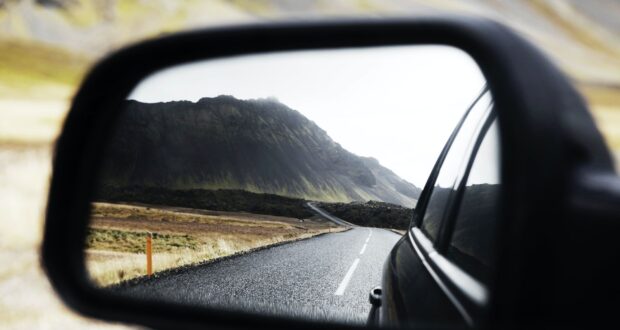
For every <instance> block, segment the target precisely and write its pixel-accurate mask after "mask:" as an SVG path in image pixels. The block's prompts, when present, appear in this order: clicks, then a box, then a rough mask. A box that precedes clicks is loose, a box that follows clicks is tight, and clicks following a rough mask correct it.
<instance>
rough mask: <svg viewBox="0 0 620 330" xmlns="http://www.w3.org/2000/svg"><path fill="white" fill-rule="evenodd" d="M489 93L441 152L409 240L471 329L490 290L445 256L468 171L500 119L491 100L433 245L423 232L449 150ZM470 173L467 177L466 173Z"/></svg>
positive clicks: (463, 118) (483, 92) (482, 93)
mask: <svg viewBox="0 0 620 330" xmlns="http://www.w3.org/2000/svg"><path fill="white" fill-rule="evenodd" d="M487 93H490V91H489V90H488V89H487V88H486V87H485V88H484V89H483V91H482V92H481V93H480V94H479V95H478V97H477V98H476V99H475V101H474V102H472V104H471V105H470V106H469V108H468V109H467V111H466V112H465V114H464V115H463V117H462V118H461V120H460V121H459V122H458V124H457V126H456V127H455V129H454V131H453V132H452V134H451V135H450V138H449V139H448V141H447V142H446V144H445V146H444V148H443V149H442V151H441V153H440V156H439V157H438V159H437V161H436V163H435V166H434V167H433V170H432V172H431V175H430V176H429V179H428V180H427V182H426V184H425V186H424V190H423V192H422V194H421V196H420V200H419V201H418V204H417V207H416V209H415V210H414V214H413V217H412V221H411V224H410V228H409V230H408V234H407V236H408V240H409V242H410V243H411V245H412V246H413V249H414V251H415V253H416V254H417V255H418V257H419V258H420V261H421V262H422V264H424V267H425V268H426V269H427V271H428V272H429V274H430V275H431V277H432V278H433V279H434V280H435V282H436V283H437V285H438V286H439V287H440V289H441V290H442V291H443V292H444V294H445V295H446V296H447V298H448V299H449V300H450V301H451V302H452V304H453V305H454V307H455V308H456V309H457V310H458V311H459V313H460V314H461V315H462V316H463V319H464V320H465V321H466V323H467V324H469V325H470V326H475V325H476V324H477V323H476V321H475V320H478V319H480V318H481V316H482V315H483V314H484V313H486V311H487V309H488V301H489V296H490V294H489V290H488V286H487V285H486V284H484V283H482V282H481V281H479V280H478V279H476V278H474V277H473V276H472V275H470V274H469V273H467V272H466V271H465V270H463V269H462V268H461V267H460V266H458V265H457V264H455V263H454V262H453V261H451V260H449V259H448V258H447V257H446V256H445V251H446V250H445V249H446V248H447V244H449V243H450V241H449V240H450V238H451V230H452V229H453V228H454V218H455V215H456V211H458V209H457V208H456V207H455V206H458V205H460V199H461V198H462V196H463V193H462V190H463V189H464V183H465V182H467V177H468V175H469V171H468V169H470V168H471V165H472V164H473V158H474V156H475V154H476V152H477V150H478V148H479V145H480V143H481V141H482V140H483V139H484V137H485V135H486V133H487V132H488V130H489V127H490V126H491V124H492V123H493V121H494V120H496V119H497V115H496V111H494V101H493V99H491V102H490V103H489V105H488V107H487V109H486V110H485V111H484V113H483V115H482V116H481V117H480V118H479V119H478V122H477V123H476V125H477V126H476V127H477V130H476V133H475V134H474V135H472V136H471V137H470V139H471V140H470V144H471V145H472V147H471V148H470V149H469V150H468V153H466V155H465V156H464V160H463V162H462V163H461V164H460V168H459V169H458V174H457V177H456V180H455V183H454V185H453V187H457V189H456V191H455V193H453V194H451V196H450V197H449V199H448V203H447V208H448V209H447V211H446V212H444V216H443V217H442V219H441V220H440V221H441V223H440V230H439V233H438V235H437V237H436V239H435V240H434V241H431V238H430V237H428V236H427V235H426V234H425V233H424V232H423V231H422V229H421V225H422V221H423V219H424V214H425V213H426V207H427V206H428V202H429V200H430V196H431V195H432V192H433V188H434V186H435V182H436V180H437V177H438V175H439V172H440V170H441V167H442V166H443V163H444V161H445V159H446V156H447V154H448V152H449V151H450V147H451V146H452V144H453V142H454V140H455V139H456V136H457V135H458V133H459V132H460V130H461V126H462V125H463V123H464V122H465V120H466V118H467V117H468V116H469V114H470V113H471V110H472V109H473V107H474V106H475V105H476V104H477V103H478V102H479V101H480V100H481V99H482V98H483V97H484V96H485V95H486V94H487ZM466 172H467V173H466Z"/></svg>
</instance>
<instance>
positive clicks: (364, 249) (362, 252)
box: [360, 243, 368, 254]
mask: <svg viewBox="0 0 620 330" xmlns="http://www.w3.org/2000/svg"><path fill="white" fill-rule="evenodd" d="M366 245H368V243H364V246H362V251H360V254H364V251H366Z"/></svg>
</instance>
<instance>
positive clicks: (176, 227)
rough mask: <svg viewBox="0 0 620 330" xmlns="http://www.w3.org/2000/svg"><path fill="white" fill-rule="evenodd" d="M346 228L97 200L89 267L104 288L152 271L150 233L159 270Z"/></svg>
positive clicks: (320, 222)
mask: <svg viewBox="0 0 620 330" xmlns="http://www.w3.org/2000/svg"><path fill="white" fill-rule="evenodd" d="M342 230H345V229H344V228H342V227H337V226H335V225H333V224H332V223H331V222H326V221H324V220H322V219H317V218H310V219H304V220H303V221H302V220H300V219H295V218H288V217H278V216H269V215H259V214H251V213H242V212H220V211H208V210H197V209H189V208H178V207H165V206H152V205H128V204H112V203H93V208H92V217H91V224H90V228H89V233H88V236H87V239H86V266H87V270H88V273H89V275H90V278H91V280H92V281H93V282H94V283H95V284H96V285H98V286H107V285H112V284H115V283H119V282H122V281H126V280H129V279H132V278H136V277H139V276H144V275H146V255H145V247H146V237H147V233H149V232H150V233H152V234H153V271H154V272H155V273H157V272H160V271H163V270H167V269H171V268H176V267H181V266H186V265H191V264H196V263H200V262H204V261H207V260H213V259H217V258H220V257H224V256H228V255H232V254H236V253H243V252H245V251H249V250H252V249H256V248H259V247H264V246H269V245H272V244H277V243H281V242H286V241H292V240H297V239H303V238H309V237H312V236H315V235H319V234H322V233H327V232H336V231H342Z"/></svg>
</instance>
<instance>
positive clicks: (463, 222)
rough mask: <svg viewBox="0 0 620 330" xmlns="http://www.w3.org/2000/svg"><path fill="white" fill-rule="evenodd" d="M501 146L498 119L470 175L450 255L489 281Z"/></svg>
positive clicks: (455, 226) (496, 212)
mask: <svg viewBox="0 0 620 330" xmlns="http://www.w3.org/2000/svg"><path fill="white" fill-rule="evenodd" d="M499 153H500V149H499V136H498V129H497V120H496V121H495V122H494V123H493V124H492V125H491V126H490V128H489V130H488V131H487V133H486V134H485V136H484V139H483V140H482V143H481V144H480V147H479V149H478V152H477V153H476V156H475V157H476V158H475V160H474V162H473V164H472V167H471V170H470V172H469V175H468V177H467V182H466V184H465V190H464V192H463V197H462V199H461V204H460V207H459V210H458V213H457V216H456V219H455V221H456V222H455V224H454V231H453V233H452V239H451V241H450V246H449V248H448V254H447V257H448V258H449V259H451V260H452V261H454V262H455V263H456V264H457V265H459V266H460V267H461V268H463V269H464V270H465V271H466V272H468V273H470V274H471V275H473V276H474V277H476V278H478V279H479V280H481V281H483V282H487V276H488V274H489V268H490V262H491V257H492V252H493V235H494V231H495V225H496V223H497V219H498V212H499V208H498V205H499V192H500V191H499V189H500V169H499V168H500V165H499V164H500V163H499V161H500V160H499V157H500V154H499Z"/></svg>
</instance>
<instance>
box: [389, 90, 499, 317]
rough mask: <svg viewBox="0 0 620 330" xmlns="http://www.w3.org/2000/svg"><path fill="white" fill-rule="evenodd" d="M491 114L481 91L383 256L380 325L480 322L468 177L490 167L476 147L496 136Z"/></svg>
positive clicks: (480, 284)
mask: <svg viewBox="0 0 620 330" xmlns="http://www.w3.org/2000/svg"><path fill="white" fill-rule="evenodd" d="M493 116H494V115H493V111H492V99H491V96H490V93H489V92H488V91H484V92H482V93H481V95H480V96H479V97H478V98H477V99H476V101H475V102H474V103H473V104H472V106H471V107H470V108H469V109H468V111H467V112H466V114H465V115H464V117H463V119H462V120H461V121H460V122H459V124H458V125H457V127H456V128H455V130H454V132H453V133H452V135H451V136H450V138H449V140H448V142H447V143H446V145H445V147H444V149H443V150H442V152H441V154H440V156H439V158H438V160H437V162H436V164H435V166H434V168H433V171H432V173H431V175H430V177H429V179H428V181H427V183H426V185H425V187H424V190H423V192H422V194H421V196H420V200H419V201H418V204H417V207H416V210H415V212H414V216H413V219H412V223H411V228H410V230H409V232H408V234H407V235H405V236H404V237H403V238H402V239H401V240H400V241H399V242H398V243H397V244H396V246H395V247H394V249H393V250H392V252H391V254H390V257H389V259H388V260H387V261H386V264H385V268H384V274H383V283H382V287H383V297H382V299H381V304H382V306H381V307H380V308H379V313H378V322H379V323H380V324H385V325H411V324H415V325H433V326H436V325H450V326H454V325H457V326H458V325H462V326H468V325H469V326H472V325H477V324H478V323H479V320H480V319H481V316H482V314H483V313H484V310H485V306H486V300H487V299H488V290H487V284H485V283H488V282H484V281H486V279H487V278H484V280H483V279H481V277H482V275H481V274H483V273H485V271H472V269H479V268H480V267H477V264H476V263H475V261H476V260H477V259H476V258H474V257H470V258H467V257H468V256H470V255H471V254H474V253H473V252H472V251H475V252H479V251H480V249H481V247H480V246H478V245H475V244H474V245H475V246H474V247H472V246H471V245H472V244H473V243H472V239H471V236H472V235H473V233H476V229H477V228H478V227H476V225H475V224H476V221H471V219H472V218H475V217H476V216H477V215H478V214H477V213H476V212H475V211H474V210H472V208H471V206H472V204H471V201H472V199H475V198H476V196H477V194H478V195H479V193H478V191H477V190H476V194H474V191H473V190H472V188H471V186H472V183H473V182H474V181H471V182H469V181H468V179H469V175H470V173H474V174H475V176H476V181H475V182H476V183H478V182H479V181H484V180H483V179H480V178H478V177H480V176H482V177H484V172H489V171H491V172H492V171H493V170H496V168H495V167H493V166H492V164H489V163H488V159H489V158H491V157H492V156H488V155H487V156H485V161H478V162H476V161H475V159H476V154H477V153H478V151H479V150H483V149H482V148H481V146H483V145H484V147H485V149H484V150H487V149H489V147H488V145H489V144H490V143H489V142H486V143H485V144H483V143H482V142H483V141H484V140H485V137H487V136H488V138H487V139H486V141H488V140H489V139H493V138H496V136H495V135H493V134H491V133H488V132H495V131H496V129H497V128H496V124H495V125H494V126H492V123H493V122H494V117H493ZM491 128H493V129H492V130H491ZM493 146H494V147H496V145H492V147H493ZM484 150H483V151H484ZM492 151H496V150H492ZM486 153H488V151H486ZM495 155H497V152H495ZM480 159H482V158H480ZM481 164H483V165H484V166H482V165H481ZM474 165H475V166H474ZM472 177H473V176H472ZM491 177H493V178H494V180H493V182H494V183H495V182H496V181H498V180H497V179H496V178H497V177H498V175H495V176H492V175H491ZM476 188H479V187H478V185H476ZM494 188H496V187H494ZM484 193H485V192H482V194H484ZM486 193H487V194H489V193H492V191H490V190H487V191H486ZM488 200H489V201H490V202H489V203H491V204H492V203H493V202H492V201H491V199H488ZM462 201H464V202H466V203H462ZM473 205H476V204H473ZM468 206H469V208H468ZM487 213H488V212H487ZM490 218H492V217H489V219H490ZM463 219H464V220H463ZM487 220H488V219H487ZM491 220H492V219H491ZM487 222H488V221H487ZM455 228H456V230H455ZM468 237H469V239H468ZM452 239H453V240H452ZM473 241H475V239H473ZM484 248H486V246H484V244H483V246H482V249H484ZM487 252H488V251H487ZM485 257H486V256H485ZM472 260H473V261H472ZM485 261H486V262H487V263H489V262H488V260H486V259H485ZM472 265H473V266H472ZM472 273H475V275H472ZM487 277H488V276H487Z"/></svg>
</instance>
